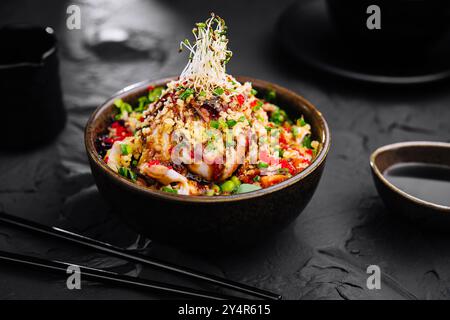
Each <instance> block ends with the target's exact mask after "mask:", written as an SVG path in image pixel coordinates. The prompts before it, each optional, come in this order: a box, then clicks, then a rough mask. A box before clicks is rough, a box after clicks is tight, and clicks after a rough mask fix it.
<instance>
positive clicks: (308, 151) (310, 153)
mask: <svg viewBox="0 0 450 320" xmlns="http://www.w3.org/2000/svg"><path fill="white" fill-rule="evenodd" d="M305 152H306V153H307V154H309V155H310V156H312V154H313V152H312V150H311V149H306V151H305Z"/></svg>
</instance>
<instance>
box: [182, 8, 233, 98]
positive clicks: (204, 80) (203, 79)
mask: <svg viewBox="0 0 450 320" xmlns="http://www.w3.org/2000/svg"><path fill="white" fill-rule="evenodd" d="M214 23H215V26H214ZM225 31H226V30H225V25H224V23H223V22H221V21H220V20H219V21H217V20H216V17H215V16H214V15H212V16H211V18H209V19H208V20H207V21H206V22H205V24H204V25H199V24H197V28H196V29H194V32H193V33H194V37H195V42H194V44H193V45H191V44H190V43H189V42H182V43H181V47H185V48H186V49H188V50H189V62H188V63H187V65H186V67H185V68H184V69H183V72H182V73H181V75H180V81H182V82H184V81H186V82H187V83H188V84H189V85H190V86H192V87H193V88H194V89H195V90H196V91H212V90H214V88H216V87H218V86H223V85H225V84H226V81H227V75H226V70H225V63H226V60H227V57H228V56H229V55H231V52H230V51H228V50H227V45H228V39H227V37H226V36H225Z"/></svg>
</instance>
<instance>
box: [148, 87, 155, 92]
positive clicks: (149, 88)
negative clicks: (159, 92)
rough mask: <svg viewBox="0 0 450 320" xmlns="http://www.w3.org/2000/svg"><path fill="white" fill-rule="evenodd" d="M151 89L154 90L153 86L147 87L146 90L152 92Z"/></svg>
mask: <svg viewBox="0 0 450 320" xmlns="http://www.w3.org/2000/svg"><path fill="white" fill-rule="evenodd" d="M153 89H155V87H154V86H148V87H147V90H148V91H152V90H153Z"/></svg>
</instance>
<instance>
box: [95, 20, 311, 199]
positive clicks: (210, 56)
mask: <svg viewBox="0 0 450 320" xmlns="http://www.w3.org/2000/svg"><path fill="white" fill-rule="evenodd" d="M193 34H194V42H193V43H192V44H191V43H190V42H189V41H188V40H184V41H183V42H182V43H181V45H180V48H181V49H182V48H187V49H188V50H189V61H188V63H187V65H186V67H185V68H184V70H183V72H182V73H181V75H180V76H179V78H178V79H177V80H174V81H171V82H169V83H167V85H166V86H165V87H152V86H150V87H148V93H147V94H146V95H144V96H142V97H140V98H138V99H137V101H135V102H134V103H132V104H130V103H128V102H125V101H122V100H121V99H118V100H116V101H115V102H114V104H115V106H116V108H117V113H116V114H115V116H114V119H113V121H112V123H111V125H110V126H109V128H108V131H107V132H105V133H104V134H103V135H101V136H100V137H98V139H97V150H98V152H99V155H100V156H101V157H102V159H103V160H104V161H105V162H106V164H107V165H108V166H109V167H110V168H111V169H112V170H114V171H115V172H117V173H119V174H120V175H122V176H123V177H125V178H127V179H130V180H131V181H133V182H135V183H137V184H139V185H142V186H146V187H148V188H151V189H153V190H160V191H164V192H169V193H174V194H183V195H207V196H215V195H230V194H237V193H245V192H250V191H255V190H259V189H261V188H267V187H270V186H272V185H274V184H277V183H280V182H282V181H284V180H286V179H289V178H290V177H292V176H294V175H296V174H298V173H300V172H301V171H303V170H304V169H305V168H306V167H308V166H309V165H310V164H311V162H312V161H313V160H314V157H315V155H316V154H317V152H318V150H319V147H320V144H319V142H317V141H314V140H312V138H311V127H310V125H309V124H308V123H307V122H306V121H305V119H304V118H303V116H301V117H300V118H298V119H297V120H296V121H293V120H292V119H291V118H290V117H289V116H288V114H287V113H286V112H285V111H284V110H283V109H281V108H280V107H279V106H277V105H276V104H275V101H276V92H275V91H274V90H268V91H267V92H265V94H264V96H263V97H261V96H260V95H259V94H258V92H257V91H256V90H255V89H254V88H252V84H251V83H250V82H246V83H239V81H237V80H236V79H235V78H234V77H233V76H231V75H229V74H227V73H226V64H227V62H228V61H229V60H230V58H231V55H232V53H231V51H229V50H228V49H227V45H228V38H227V36H226V35H227V27H226V25H225V22H224V20H223V19H221V18H220V17H218V16H216V15H214V14H212V15H211V17H210V18H209V19H208V20H206V21H205V22H202V23H197V24H196V26H195V28H194V29H193Z"/></svg>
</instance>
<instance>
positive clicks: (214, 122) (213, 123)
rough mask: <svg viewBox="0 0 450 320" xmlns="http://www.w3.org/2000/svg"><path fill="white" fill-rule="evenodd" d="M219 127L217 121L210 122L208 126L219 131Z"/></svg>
mask: <svg viewBox="0 0 450 320" xmlns="http://www.w3.org/2000/svg"><path fill="white" fill-rule="evenodd" d="M219 125H220V124H219V121H217V120H211V121H210V122H209V126H210V127H211V128H214V129H219Z"/></svg>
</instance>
